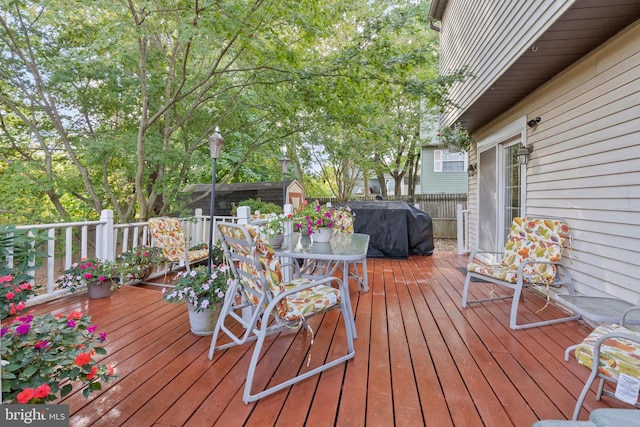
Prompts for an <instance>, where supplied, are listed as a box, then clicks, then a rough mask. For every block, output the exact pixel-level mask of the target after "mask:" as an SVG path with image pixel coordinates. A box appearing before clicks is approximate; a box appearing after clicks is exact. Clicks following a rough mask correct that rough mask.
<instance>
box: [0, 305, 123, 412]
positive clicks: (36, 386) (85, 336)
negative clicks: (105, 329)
mask: <svg viewBox="0 0 640 427" xmlns="http://www.w3.org/2000/svg"><path fill="white" fill-rule="evenodd" d="M105 339H106V334H103V333H99V334H97V333H96V327H95V326H94V325H92V324H91V318H90V317H89V316H87V315H85V314H82V313H81V312H78V311H74V312H72V313H71V314H69V315H68V316H63V315H55V316H54V315H52V314H46V315H43V316H35V317H34V316H30V315H29V316H24V317H19V318H17V319H15V320H14V321H13V322H11V323H10V324H9V325H8V326H3V328H2V335H1V338H0V340H1V345H0V356H1V358H2V361H3V363H2V399H3V403H45V402H49V401H52V400H55V399H56V398H57V396H56V395H57V394H59V395H60V396H61V397H64V396H66V395H67V394H69V393H70V392H71V391H72V389H73V386H74V384H75V381H79V382H81V383H82V384H83V385H86V386H87V388H86V389H85V391H86V392H87V393H85V396H88V394H89V393H91V392H92V391H95V390H99V389H100V382H101V381H103V382H108V381H111V380H113V379H115V378H116V376H115V374H114V371H113V369H112V368H111V367H109V366H107V365H102V364H98V363H96V362H95V360H94V359H93V353H94V352H95V353H97V354H100V355H104V354H106V350H105V349H104V348H102V347H101V346H102V343H103V342H104V341H105ZM5 361H6V362H8V363H4V362H5Z"/></svg>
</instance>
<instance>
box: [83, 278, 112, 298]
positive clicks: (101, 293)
mask: <svg viewBox="0 0 640 427" xmlns="http://www.w3.org/2000/svg"><path fill="white" fill-rule="evenodd" d="M112 284H113V282H112V281H111V279H107V280H105V281H104V282H102V283H100V282H99V281H97V280H92V281H89V282H87V295H89V299H101V298H109V297H110V296H111V292H112V291H111V285H112Z"/></svg>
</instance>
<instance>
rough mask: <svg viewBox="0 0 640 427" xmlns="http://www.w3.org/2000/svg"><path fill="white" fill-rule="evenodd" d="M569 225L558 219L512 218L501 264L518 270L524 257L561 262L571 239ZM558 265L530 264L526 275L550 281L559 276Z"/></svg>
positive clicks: (525, 258)
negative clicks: (564, 250)
mask: <svg viewBox="0 0 640 427" xmlns="http://www.w3.org/2000/svg"><path fill="white" fill-rule="evenodd" d="M569 238H570V237H569V226H568V225H567V223H566V221H564V220H563V219H557V218H521V217H517V218H514V219H513V222H512V223H511V228H510V230H509V237H508V238H507V241H506V243H505V250H504V254H503V256H502V261H501V263H502V265H503V266H505V267H509V268H513V269H517V268H518V265H519V264H520V263H521V262H523V261H525V260H532V261H550V262H560V259H561V257H562V251H563V249H564V247H565V245H566V244H567V241H568V240H569ZM556 270H557V269H556V267H555V266H553V265H548V264H535V263H534V264H527V266H526V267H525V269H524V273H525V275H539V276H540V277H542V278H543V280H545V281H546V282H547V283H551V282H552V281H553V280H554V278H555V276H556Z"/></svg>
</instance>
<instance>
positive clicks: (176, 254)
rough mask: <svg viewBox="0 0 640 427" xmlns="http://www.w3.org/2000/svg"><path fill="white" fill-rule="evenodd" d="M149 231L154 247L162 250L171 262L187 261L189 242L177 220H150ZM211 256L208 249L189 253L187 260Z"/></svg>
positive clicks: (164, 218) (167, 218)
mask: <svg viewBox="0 0 640 427" xmlns="http://www.w3.org/2000/svg"><path fill="white" fill-rule="evenodd" d="M149 229H150V230H151V236H152V237H153V241H154V245H155V246H156V247H158V248H162V254H163V255H164V256H165V257H167V259H169V261H173V262H179V261H181V260H184V259H185V251H186V250H187V242H186V239H185V236H184V232H183V231H182V226H181V225H180V221H178V219H177V218H169V217H162V218H150V219H149ZM208 256H209V254H208V251H207V249H198V250H191V251H187V259H188V260H189V261H190V262H191V261H197V260H201V259H204V258H207V257H208Z"/></svg>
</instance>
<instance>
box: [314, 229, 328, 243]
mask: <svg viewBox="0 0 640 427" xmlns="http://www.w3.org/2000/svg"><path fill="white" fill-rule="evenodd" d="M332 236H333V228H329V227H320V228H318V230H317V231H314V232H313V241H314V242H317V243H328V242H329V240H331V237H332Z"/></svg>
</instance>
